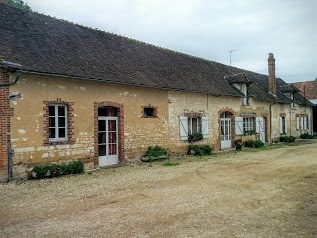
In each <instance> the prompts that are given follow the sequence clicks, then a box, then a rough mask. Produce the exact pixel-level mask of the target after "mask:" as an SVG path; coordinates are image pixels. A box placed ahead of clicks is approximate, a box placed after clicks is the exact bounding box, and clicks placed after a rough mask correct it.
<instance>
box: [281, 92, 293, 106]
mask: <svg viewBox="0 0 317 238" xmlns="http://www.w3.org/2000/svg"><path fill="white" fill-rule="evenodd" d="M283 94H284V95H285V96H286V97H288V98H289V99H292V104H291V105H292V107H295V103H294V93H292V92H287V93H283Z"/></svg>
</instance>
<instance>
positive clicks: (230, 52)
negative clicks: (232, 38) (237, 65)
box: [229, 50, 239, 66]
mask: <svg viewBox="0 0 317 238" xmlns="http://www.w3.org/2000/svg"><path fill="white" fill-rule="evenodd" d="M234 51H239V50H230V51H229V57H230V66H231V54H232V52H234Z"/></svg>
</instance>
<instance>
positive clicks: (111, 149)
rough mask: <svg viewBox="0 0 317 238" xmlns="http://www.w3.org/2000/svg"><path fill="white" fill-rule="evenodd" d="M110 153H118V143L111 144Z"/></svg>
mask: <svg viewBox="0 0 317 238" xmlns="http://www.w3.org/2000/svg"><path fill="white" fill-rule="evenodd" d="M108 148H109V155H116V154H117V145H116V144H109V147H108Z"/></svg>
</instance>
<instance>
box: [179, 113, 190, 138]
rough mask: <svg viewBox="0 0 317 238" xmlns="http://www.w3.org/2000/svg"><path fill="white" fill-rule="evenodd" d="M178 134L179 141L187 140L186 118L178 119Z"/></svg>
mask: <svg viewBox="0 0 317 238" xmlns="http://www.w3.org/2000/svg"><path fill="white" fill-rule="evenodd" d="M179 132H180V137H181V140H188V118H187V117H182V116H180V117H179Z"/></svg>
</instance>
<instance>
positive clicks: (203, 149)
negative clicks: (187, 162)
mask: <svg viewBox="0 0 317 238" xmlns="http://www.w3.org/2000/svg"><path fill="white" fill-rule="evenodd" d="M191 151H194V154H195V155H198V156H205V155H211V153H212V148H211V147H210V146H209V145H190V146H189V147H188V154H191Z"/></svg>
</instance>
